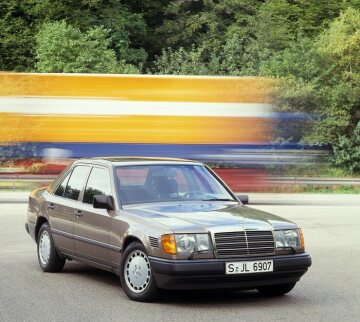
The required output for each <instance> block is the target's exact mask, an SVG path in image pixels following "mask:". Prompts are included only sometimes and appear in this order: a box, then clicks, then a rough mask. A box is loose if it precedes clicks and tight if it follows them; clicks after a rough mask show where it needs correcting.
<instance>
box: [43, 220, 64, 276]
mask: <svg viewBox="0 0 360 322" xmlns="http://www.w3.org/2000/svg"><path fill="white" fill-rule="evenodd" d="M44 231H46V232H47V233H48V234H49V238H50V256H49V260H48V262H47V263H46V264H43V263H42V262H41V259H40V253H39V242H40V238H41V235H42V233H43V232H44ZM37 256H38V262H39V265H40V267H41V269H42V270H43V271H44V272H59V271H61V270H62V268H63V267H64V264H65V259H62V258H60V257H59V255H58V253H57V251H56V249H55V245H54V240H53V237H52V234H51V230H50V227H49V224H48V223H44V224H43V225H42V226H41V227H40V230H39V234H38V239H37Z"/></svg>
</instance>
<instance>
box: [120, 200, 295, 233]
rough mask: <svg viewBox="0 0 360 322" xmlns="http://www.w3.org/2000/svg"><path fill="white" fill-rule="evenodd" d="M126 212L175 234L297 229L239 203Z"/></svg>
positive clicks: (146, 207) (135, 207) (136, 208)
mask: <svg viewBox="0 0 360 322" xmlns="http://www.w3.org/2000/svg"><path fill="white" fill-rule="evenodd" d="M126 211H127V212H129V213H131V214H133V215H136V216H140V217H144V218H147V219H150V220H153V221H155V222H157V223H159V224H161V225H163V226H166V227H167V228H168V229H169V230H172V231H174V232H184V233H185V232H208V231H209V230H217V231H221V230H223V231H229V230H234V229H239V230H242V229H254V230H273V229H292V228H297V226H296V225H295V224H294V223H293V222H291V221H288V220H286V219H284V218H281V217H279V216H275V215H272V214H269V213H267V212H264V211H260V210H257V209H253V208H249V207H245V206H243V205H240V204H238V203H236V204H234V203H222V202H215V203H177V204H161V205H159V204H156V205H154V204H142V205H132V206H127V207H126Z"/></svg>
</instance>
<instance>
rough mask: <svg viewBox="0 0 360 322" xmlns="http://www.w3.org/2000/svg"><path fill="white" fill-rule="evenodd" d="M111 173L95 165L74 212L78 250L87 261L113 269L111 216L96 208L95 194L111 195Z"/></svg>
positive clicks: (76, 246) (104, 210) (76, 247)
mask: <svg viewBox="0 0 360 322" xmlns="http://www.w3.org/2000/svg"><path fill="white" fill-rule="evenodd" d="M110 182H111V180H110V171H109V169H107V168H105V167H100V166H93V167H92V169H91V172H90V175H89V178H88V180H87V183H86V186H85V190H84V194H83V197H82V203H79V204H78V208H77V209H76V210H75V225H74V235H75V249H76V252H77V254H78V256H81V257H83V258H84V259H87V260H90V261H95V262H97V263H100V264H103V265H106V266H110V265H111V264H110V249H111V245H110V229H111V220H112V219H111V217H110V216H109V213H108V211H107V210H106V209H96V208H94V207H93V197H94V195H112V189H111V183H110Z"/></svg>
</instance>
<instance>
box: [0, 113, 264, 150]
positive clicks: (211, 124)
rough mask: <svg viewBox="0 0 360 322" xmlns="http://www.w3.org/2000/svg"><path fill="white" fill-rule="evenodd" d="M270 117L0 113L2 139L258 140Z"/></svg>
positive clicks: (118, 140) (147, 141)
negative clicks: (92, 115)
mask: <svg viewBox="0 0 360 322" xmlns="http://www.w3.org/2000/svg"><path fill="white" fill-rule="evenodd" d="M269 122H270V121H269V120H268V119H263V118H257V117H246V118H238V117H216V118H215V117H190V116H131V115H130V116H94V117H91V116H78V117H77V116H36V115H20V114H11V113H0V141H1V142H108V143H111V142H114V143H115V142H121V143H192V144H196V143H198V144H206V143H239V142H241V143H256V142H265V141H266V138H267V132H268V128H269V126H270V123H269Z"/></svg>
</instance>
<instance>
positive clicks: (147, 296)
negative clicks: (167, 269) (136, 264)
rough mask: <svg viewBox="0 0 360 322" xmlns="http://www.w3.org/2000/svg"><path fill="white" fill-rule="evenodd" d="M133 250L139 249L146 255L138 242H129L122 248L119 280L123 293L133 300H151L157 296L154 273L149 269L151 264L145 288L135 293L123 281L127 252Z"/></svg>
mask: <svg viewBox="0 0 360 322" xmlns="http://www.w3.org/2000/svg"><path fill="white" fill-rule="evenodd" d="M135 250H140V251H142V252H143V253H145V255H146V256H147V252H146V249H145V247H144V246H143V244H141V243H140V242H132V243H131V244H129V245H128V246H127V247H126V249H125V250H124V253H123V255H122V259H121V266H120V281H121V285H122V288H123V290H124V292H125V294H126V295H127V296H128V297H129V298H130V299H131V300H134V301H139V302H151V301H153V300H155V299H156V298H157V296H158V292H159V290H158V288H157V285H156V282H155V279H154V274H153V271H152V269H151V264H150V271H151V273H150V282H149V285H148V286H147V288H146V289H145V290H144V291H143V292H140V293H135V292H133V291H132V290H131V289H130V288H129V287H128V286H127V283H126V281H125V276H124V266H125V263H126V259H127V258H128V256H129V254H130V253H131V252H133V251H135Z"/></svg>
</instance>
